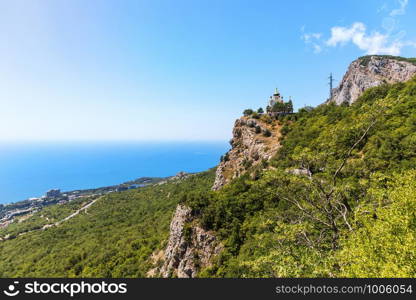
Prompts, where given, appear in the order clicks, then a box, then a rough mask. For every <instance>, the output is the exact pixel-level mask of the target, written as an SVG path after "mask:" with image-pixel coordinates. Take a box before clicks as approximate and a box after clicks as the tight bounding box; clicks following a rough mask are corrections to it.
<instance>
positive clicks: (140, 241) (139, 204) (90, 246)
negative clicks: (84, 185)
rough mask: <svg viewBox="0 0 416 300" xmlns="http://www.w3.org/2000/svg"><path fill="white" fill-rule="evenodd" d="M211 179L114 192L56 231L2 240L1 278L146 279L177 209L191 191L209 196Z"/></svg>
mask: <svg viewBox="0 0 416 300" xmlns="http://www.w3.org/2000/svg"><path fill="white" fill-rule="evenodd" d="M213 178H214V170H210V171H208V172H205V173H201V174H198V175H193V176H190V177H188V178H186V179H184V180H181V181H173V182H168V183H165V184H162V185H154V186H149V187H145V188H140V189H136V190H129V191H124V192H118V193H111V194H108V195H107V196H104V197H103V198H101V199H99V200H98V201H97V202H96V203H95V204H94V205H92V206H91V207H90V208H88V210H87V212H83V213H81V214H79V215H77V216H76V217H74V218H72V219H70V220H68V221H67V222H64V223H62V224H61V225H59V226H57V227H53V228H49V229H47V230H44V231H42V230H38V231H34V232H31V233H27V234H25V235H22V236H19V237H17V238H16V239H13V240H7V241H0V277H145V275H146V272H147V270H148V269H149V267H150V262H149V257H150V255H151V254H152V253H153V252H154V251H155V250H157V249H162V248H163V247H164V243H165V242H166V239H167V237H168V234H169V224H170V221H171V218H172V214H173V211H174V209H175V207H176V205H177V204H178V203H179V202H180V201H181V198H182V197H183V195H185V194H187V193H198V192H200V193H202V191H204V192H205V193H206V192H208V191H209V189H210V187H211V186H212V184H213ZM51 208H52V207H51ZM48 209H50V208H49V207H48ZM54 209H55V210H56V212H54V213H52V212H51V215H56V216H57V217H59V218H60V217H61V216H59V215H61V210H63V212H62V216H63V215H66V214H67V212H66V210H67V208H65V207H64V205H56V206H55V208H54ZM45 213H46V211H45Z"/></svg>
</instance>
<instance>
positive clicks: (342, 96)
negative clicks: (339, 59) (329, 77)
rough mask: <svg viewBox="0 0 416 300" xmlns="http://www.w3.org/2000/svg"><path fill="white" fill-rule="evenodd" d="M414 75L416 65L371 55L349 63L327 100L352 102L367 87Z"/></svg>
mask: <svg viewBox="0 0 416 300" xmlns="http://www.w3.org/2000/svg"><path fill="white" fill-rule="evenodd" d="M414 75H416V65H414V64H412V63H410V62H407V61H400V60H397V59H394V58H386V57H382V56H371V57H366V58H365V59H357V60H355V61H353V62H352V63H351V65H350V66H349V68H348V71H347V73H346V74H345V75H344V77H343V78H342V81H341V82H340V84H339V86H338V87H337V88H334V89H333V90H332V93H333V96H332V99H329V100H328V101H327V102H335V103H336V104H337V105H340V104H342V103H348V104H352V103H353V102H354V101H355V100H357V98H358V97H359V96H360V95H361V94H362V93H363V92H364V91H365V90H366V89H368V88H370V87H374V86H378V85H381V84H384V83H397V82H403V81H407V80H409V79H411V78H412V77H413V76H414Z"/></svg>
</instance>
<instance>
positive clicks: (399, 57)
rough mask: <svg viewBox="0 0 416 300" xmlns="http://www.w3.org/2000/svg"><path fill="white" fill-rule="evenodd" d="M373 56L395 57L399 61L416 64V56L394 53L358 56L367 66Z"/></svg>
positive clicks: (362, 63)
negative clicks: (409, 56)
mask: <svg viewBox="0 0 416 300" xmlns="http://www.w3.org/2000/svg"><path fill="white" fill-rule="evenodd" d="M372 56H376V57H381V58H389V59H394V60H398V61H405V62H410V63H412V64H415V65H416V58H407V57H401V56H393V55H366V56H361V57H359V58H358V59H359V60H360V64H361V65H362V66H367V65H368V63H369V62H370V59H371V57H372Z"/></svg>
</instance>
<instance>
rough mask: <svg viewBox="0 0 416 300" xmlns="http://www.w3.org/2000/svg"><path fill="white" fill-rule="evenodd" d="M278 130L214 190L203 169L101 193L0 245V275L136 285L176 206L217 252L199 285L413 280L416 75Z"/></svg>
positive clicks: (305, 114) (303, 114)
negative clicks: (266, 151) (58, 219)
mask: <svg viewBox="0 0 416 300" xmlns="http://www.w3.org/2000/svg"><path fill="white" fill-rule="evenodd" d="M275 122H279V124H280V125H281V126H282V130H281V132H282V135H283V137H282V140H281V148H280V149H279V151H278V152H277V153H276V155H275V156H274V157H273V158H272V159H271V160H270V161H267V162H266V161H264V162H263V163H262V164H259V165H257V166H253V167H252V168H251V169H250V170H249V171H248V172H247V173H246V174H244V175H242V176H240V177H239V178H237V179H235V180H233V181H232V182H231V183H230V184H228V185H226V186H224V187H223V188H222V189H221V190H219V191H211V186H212V184H213V181H214V176H215V170H214V169H212V170H208V171H206V172H203V173H200V174H197V175H192V176H189V177H187V178H186V179H182V180H178V181H171V182H167V183H165V184H155V185H152V186H148V187H145V188H140V189H137V190H129V191H124V192H118V193H111V194H108V195H106V196H104V197H102V198H100V199H99V200H98V201H97V202H96V203H95V204H94V207H93V209H88V210H87V211H86V212H84V213H81V214H80V215H78V216H77V217H75V218H73V219H71V220H68V222H65V223H63V224H62V225H61V226H58V227H53V228H49V229H46V230H42V231H34V232H29V233H27V234H25V235H22V236H18V237H16V238H14V239H10V240H7V241H2V242H0V276H1V277H19V276H21V277H145V276H146V273H147V271H148V270H149V269H150V268H151V267H152V265H151V262H150V256H151V255H152V253H154V252H155V251H157V250H161V249H164V248H165V246H166V243H167V239H168V235H169V223H170V221H171V219H172V215H173V212H174V210H175V207H176V205H177V204H178V203H183V204H186V205H188V206H189V207H191V208H192V210H193V213H194V214H195V216H196V217H197V219H198V222H199V223H200V224H201V226H202V227H203V228H205V229H207V230H212V231H213V232H215V233H216V235H217V237H218V238H219V240H220V241H221V243H222V244H223V245H224V250H223V251H222V252H221V253H220V254H219V255H218V256H217V257H216V258H215V259H214V261H213V264H212V265H211V266H209V267H206V268H204V269H203V270H201V272H200V273H199V276H200V277H416V247H415V245H416V151H415V150H416V78H415V79H413V80H410V81H408V82H405V83H398V84H393V85H382V86H379V87H375V88H371V89H368V90H367V91H365V92H364V94H363V95H362V96H361V97H360V98H359V99H358V100H357V101H356V102H355V103H354V104H352V105H351V106H348V105H341V106H337V105H334V104H328V105H326V104H325V105H320V106H318V107H316V108H314V109H304V110H300V111H299V112H298V113H297V114H292V115H288V116H286V117H282V118H280V119H279V120H276V121H275ZM295 170H301V171H302V172H301V173H299V172H295ZM73 205H74V206H76V205H80V203H78V204H77V203H74V204H73ZM64 209H65V214H68V213H69V211H70V210H71V208H70V207H66V206H60V207H59V206H56V208H54V210H52V211H51V212H49V214H50V215H51V216H60V214H63V213H64V212H60V211H59V210H64ZM72 209H73V208H72ZM55 210H57V211H55ZM22 224H23V225H24V222H23V223H22ZM23 225H20V226H23ZM12 229H13V227H12V228H11V229H10V230H12Z"/></svg>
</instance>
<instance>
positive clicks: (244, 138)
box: [212, 117, 280, 190]
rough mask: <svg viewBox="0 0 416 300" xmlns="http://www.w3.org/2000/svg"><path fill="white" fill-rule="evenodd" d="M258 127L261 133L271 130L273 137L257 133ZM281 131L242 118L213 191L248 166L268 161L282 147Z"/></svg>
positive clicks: (217, 172) (238, 174) (236, 125)
mask: <svg viewBox="0 0 416 300" xmlns="http://www.w3.org/2000/svg"><path fill="white" fill-rule="evenodd" d="M256 126H258V127H260V132H263V131H264V130H265V129H268V130H270V132H271V133H272V136H270V137H265V136H264V135H263V134H262V133H256ZM279 137H280V131H279V128H278V127H277V126H276V127H274V128H272V127H271V125H269V124H266V123H264V122H262V121H261V120H256V119H251V118H247V117H241V118H240V119H237V120H236V121H235V123H234V128H233V138H232V139H231V141H230V143H231V145H232V148H231V150H230V151H229V152H228V154H227V157H228V158H227V160H223V161H222V162H220V164H219V165H218V167H217V171H216V174H215V181H214V185H213V186H212V190H219V189H220V188H221V187H223V186H224V185H225V184H227V183H228V182H229V181H231V180H232V179H233V178H236V177H238V176H240V175H242V174H243V173H245V172H246V169H247V165H248V164H250V165H252V166H254V165H256V164H259V163H261V161H262V160H266V161H268V160H269V159H270V158H271V157H272V156H273V155H274V154H275V153H276V151H277V149H278V148H279V147H280V143H279Z"/></svg>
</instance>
